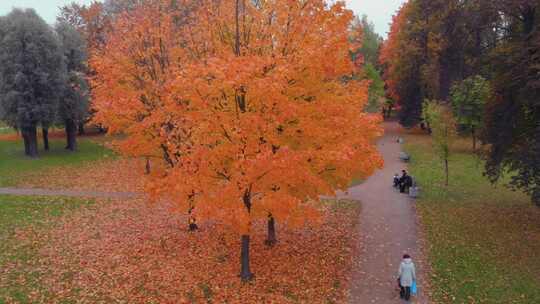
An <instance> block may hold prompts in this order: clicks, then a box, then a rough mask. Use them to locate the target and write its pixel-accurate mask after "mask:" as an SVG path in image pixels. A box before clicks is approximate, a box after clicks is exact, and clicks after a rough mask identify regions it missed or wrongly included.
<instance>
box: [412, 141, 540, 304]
mask: <svg viewBox="0 0 540 304" xmlns="http://www.w3.org/2000/svg"><path fill="white" fill-rule="evenodd" d="M465 145H466V143H465V142H459V144H458V145H456V149H455V153H454V155H453V156H452V157H451V160H450V185H449V186H448V187H445V186H444V172H443V167H442V163H441V161H440V160H439V159H438V158H437V157H436V155H435V154H434V153H433V150H432V148H431V143H430V138H429V137H427V136H422V135H409V136H408V137H407V140H406V145H405V149H406V151H408V152H409V153H410V154H411V156H412V161H411V163H410V166H409V169H410V171H411V174H412V175H414V176H415V177H416V179H417V180H418V182H419V184H420V187H421V198H420V199H419V200H418V202H417V207H418V211H419V214H420V216H421V218H422V225H423V227H424V229H425V231H426V236H427V239H428V240H427V241H428V245H429V246H428V247H429V255H430V260H431V264H432V267H433V277H432V281H433V289H434V290H433V292H434V300H435V302H436V303H540V258H539V257H538V253H539V252H540V208H538V207H535V206H534V205H533V204H532V203H531V202H530V199H529V198H528V197H527V196H526V195H524V194H522V193H518V192H513V191H511V190H509V189H508V188H506V187H505V186H504V185H502V184H501V185H497V186H496V187H494V186H492V185H491V184H490V183H489V182H488V181H487V179H486V178H485V177H484V176H483V163H482V162H481V161H480V160H479V159H478V158H477V157H475V156H474V155H472V154H471V153H469V152H468V151H467V149H464V147H465Z"/></svg>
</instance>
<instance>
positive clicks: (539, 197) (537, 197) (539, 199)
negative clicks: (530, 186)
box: [532, 188, 540, 207]
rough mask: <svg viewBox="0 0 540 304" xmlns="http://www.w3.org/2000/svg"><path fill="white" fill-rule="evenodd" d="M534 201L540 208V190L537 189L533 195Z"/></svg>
mask: <svg viewBox="0 0 540 304" xmlns="http://www.w3.org/2000/svg"><path fill="white" fill-rule="evenodd" d="M532 201H533V203H534V204H535V205H536V206H538V207H540V188H536V189H535V190H534V191H533V193H532Z"/></svg>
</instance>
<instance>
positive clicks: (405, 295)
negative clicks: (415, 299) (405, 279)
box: [399, 286, 411, 301]
mask: <svg viewBox="0 0 540 304" xmlns="http://www.w3.org/2000/svg"><path fill="white" fill-rule="evenodd" d="M399 297H400V298H402V299H405V300H406V301H409V300H410V299H411V287H403V286H401V290H400V291H399Z"/></svg>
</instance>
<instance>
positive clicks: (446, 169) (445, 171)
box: [444, 159, 449, 186]
mask: <svg viewBox="0 0 540 304" xmlns="http://www.w3.org/2000/svg"><path fill="white" fill-rule="evenodd" d="M444 173H445V175H446V180H445V185H446V186H448V178H449V174H448V159H445V160H444Z"/></svg>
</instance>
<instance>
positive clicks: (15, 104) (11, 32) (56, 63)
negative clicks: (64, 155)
mask: <svg viewBox="0 0 540 304" xmlns="http://www.w3.org/2000/svg"><path fill="white" fill-rule="evenodd" d="M0 28H1V29H0V119H1V120H3V121H5V122H6V123H8V124H9V125H10V126H12V127H15V128H18V129H20V130H21V131H22V134H23V138H24V143H25V152H26V154H27V155H29V156H32V157H36V156H37V137H36V127H37V126H38V125H40V124H41V125H43V126H48V125H50V124H51V123H53V122H54V119H55V116H56V111H57V107H58V101H59V98H60V96H61V93H62V90H63V84H64V81H65V79H64V77H65V73H64V70H65V65H64V61H63V57H62V50H61V45H60V43H59V41H58V39H57V37H56V34H55V33H54V31H53V29H52V28H50V27H49V26H48V25H47V24H46V23H45V21H43V20H42V19H41V18H40V17H39V16H38V15H37V14H36V12H35V11H34V10H32V9H26V10H20V9H14V10H13V11H12V12H11V13H9V14H8V15H7V16H5V17H0Z"/></svg>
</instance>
